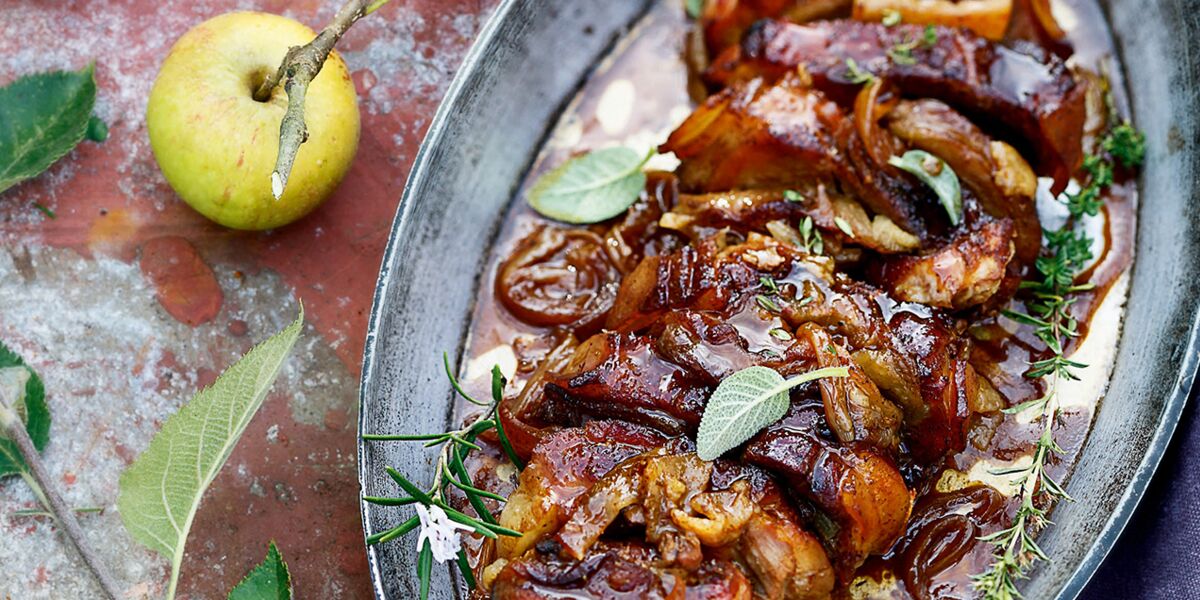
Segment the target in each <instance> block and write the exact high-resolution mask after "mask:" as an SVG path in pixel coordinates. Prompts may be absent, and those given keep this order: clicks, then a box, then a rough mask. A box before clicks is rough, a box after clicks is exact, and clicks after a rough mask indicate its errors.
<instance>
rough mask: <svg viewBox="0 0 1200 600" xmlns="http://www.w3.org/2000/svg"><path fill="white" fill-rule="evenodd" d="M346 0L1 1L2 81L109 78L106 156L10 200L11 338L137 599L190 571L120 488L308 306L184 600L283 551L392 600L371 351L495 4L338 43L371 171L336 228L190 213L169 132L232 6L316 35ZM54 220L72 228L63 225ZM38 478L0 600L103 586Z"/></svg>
mask: <svg viewBox="0 0 1200 600" xmlns="http://www.w3.org/2000/svg"><path fill="white" fill-rule="evenodd" d="M338 4H340V0H297V1H292V2H289V1H285V0H188V1H174V0H173V1H150V0H136V1H118V0H93V1H86V2H85V1H53V2H44V1H41V0H16V1H14V0H9V1H6V2H3V3H0V84H4V83H8V82H9V81H11V80H13V79H14V78H16V77H18V76H20V75H23V74H27V73H33V72H37V71H43V70H49V69H79V68H82V67H84V66H86V65H87V64H88V62H90V61H95V63H96V79H97V82H98V84H99V92H98V97H97V105H96V113H97V114H98V115H99V116H100V117H102V118H103V119H104V120H105V121H106V122H107V123H108V125H109V128H110V131H111V135H110V137H109V139H108V140H107V141H106V142H104V143H103V144H93V143H88V142H84V143H83V144H81V145H80V146H79V147H78V148H76V149H75V151H73V152H72V153H71V154H69V155H68V156H67V157H65V158H64V159H63V160H61V161H59V162H58V163H57V164H55V165H54V166H53V167H51V168H50V170H49V171H47V172H46V173H44V174H43V175H42V176H41V177H38V178H37V179H36V180H34V181H31V182H27V183H25V184H22V185H19V186H17V187H15V188H13V189H10V190H8V191H7V192H5V193H3V194H2V195H0V340H3V341H4V342H5V343H6V344H8V345H9V346H10V347H11V348H13V349H14V350H16V351H17V352H19V353H20V354H21V355H23V356H24V358H25V359H26V361H27V362H28V363H29V364H30V365H31V366H32V367H33V368H34V369H36V370H37V371H38V372H39V373H40V374H41V376H42V378H43V379H44V381H45V383H46V387H47V391H48V394H47V398H48V402H49V405H50V410H51V413H52V415H53V420H54V421H53V425H52V427H51V440H50V444H49V446H48V447H47V450H46V453H45V458H46V461H47V465H48V467H49V469H50V471H51V473H52V475H53V476H54V477H55V478H57V480H58V482H59V483H60V484H61V486H62V490H63V492H64V495H65V497H66V499H67V501H68V502H70V503H71V504H73V505H75V506H96V507H102V508H103V509H104V511H103V513H101V514H98V515H91V514H89V515H84V516H82V517H81V519H82V525H83V529H84V530H85V532H86V533H87V535H88V536H89V538H90V539H91V542H92V544H93V545H94V546H96V547H97V548H98V549H99V550H100V552H101V555H102V558H103V559H104V561H105V562H107V563H108V564H110V565H112V568H113V569H114V570H115V572H116V576H117V578H118V579H119V581H120V582H121V584H123V585H124V586H126V587H127V588H129V589H131V590H133V592H134V593H133V594H132V595H131V597H138V598H140V597H162V595H163V593H164V588H165V584H166V578H167V573H168V569H169V567H168V564H167V562H166V561H165V560H163V559H162V558H160V557H158V556H156V555H155V554H153V553H152V552H150V551H149V550H146V549H145V548H143V547H141V546H139V545H138V544H137V543H136V542H134V541H133V539H132V538H130V536H129V535H128V534H127V533H126V532H125V531H124V529H123V528H122V526H121V523H120V517H119V515H118V514H117V512H116V509H115V504H116V498H117V479H118V476H119V475H120V473H121V471H122V470H123V469H124V468H125V467H126V466H127V465H128V464H129V463H130V462H131V461H132V460H133V459H134V457H136V456H137V455H138V453H140V452H141V451H142V450H143V449H144V448H145V447H146V445H147V444H148V443H149V441H150V438H151V437H152V436H153V435H154V433H155V432H156V431H157V430H158V428H159V427H160V426H161V424H162V422H163V420H164V419H165V418H166V417H167V416H168V415H170V414H171V413H173V412H174V411H175V410H176V409H177V408H178V407H179V406H180V405H181V404H182V403H184V402H186V401H187V400H188V399H189V398H190V397H191V396H192V394H193V393H194V392H195V391H196V390H197V388H198V387H200V386H203V385H205V384H207V383H209V382H211V381H212V380H213V378H214V377H215V376H216V374H217V373H218V372H220V370H221V369H222V368H224V367H225V366H227V365H228V364H229V363H230V362H232V361H233V360H234V359H235V358H236V357H237V356H238V355H239V354H240V353H242V352H244V351H245V350H246V349H248V348H249V347H250V345H251V344H252V343H253V342H255V341H257V340H261V339H263V338H265V337H266V336H268V335H269V334H271V333H273V332H275V331H277V330H278V329H280V328H281V327H282V326H283V325H284V324H286V323H287V322H288V321H289V320H290V319H292V318H293V317H294V316H295V313H296V309H297V303H298V301H303V302H304V306H305V309H306V311H307V315H308V323H309V325H308V327H307V328H306V330H305V333H304V336H303V338H302V339H301V341H300V342H299V344H298V345H297V349H296V351H295V353H294V354H293V356H292V358H291V360H290V361H289V363H288V366H287V368H286V370H285V371H284V373H283V375H282V376H281V378H280V381H279V383H278V384H277V385H276V387H275V389H274V391H273V392H272V393H271V395H270V396H269V397H268V399H267V401H266V403H265V404H264V406H263V409H262V412H261V413H260V414H259V416H258V417H257V418H256V419H255V420H254V422H253V423H251V425H250V427H249V429H248V430H247V431H246V434H245V437H244V438H243V440H242V442H241V444H240V445H239V446H238V447H237V450H236V451H235V452H234V454H233V456H232V457H231V458H230V460H229V462H228V464H227V465H226V467H225V469H224V470H223V471H222V472H221V474H220V476H219V477H218V478H217V480H216V482H215V483H214V484H213V486H212V488H211V489H209V491H208V493H207V494H206V495H205V497H204V500H203V503H202V505H201V507H200V513H199V515H198V517H197V520H196V524H195V526H194V528H193V530H192V536H191V539H190V540H189V542H188V545H187V555H186V558H185V560H184V565H183V575H182V580H181V588H180V589H181V593H180V597H182V598H223V597H225V594H226V593H227V592H228V590H229V589H230V588H231V587H232V586H233V585H234V584H235V583H236V582H237V581H238V580H240V579H241V578H242V577H243V576H244V575H245V573H246V572H247V571H248V570H249V569H250V568H251V567H253V566H254V565H255V564H256V563H257V562H259V561H261V560H262V558H263V556H264V555H265V552H266V547H267V543H268V542H269V541H270V540H274V541H275V542H276V543H277V544H278V545H279V548H280V550H281V551H282V553H283V555H284V557H285V559H286V560H287V562H288V563H289V565H290V566H291V568H292V574H293V581H294V584H295V588H296V590H297V593H298V596H299V597H302V598H322V599H335V598H365V597H369V587H368V577H367V574H366V569H367V564H366V558H365V552H364V550H363V545H362V528H361V524H360V520H359V511H358V502H357V497H358V486H357V482H356V478H355V419H356V410H357V406H356V399H357V388H358V377H359V371H360V361H361V356H362V347H363V336H364V333H365V331H366V323H367V314H368V312H369V310H370V305H371V295H372V292H373V290H374V284H375V278H376V275H377V273H378V270H379V263H380V258H381V256H382V252H383V247H384V243H385V242H386V240H387V234H388V230H389V227H390V225H391V221H392V217H393V215H394V214H395V211H396V204H397V202H398V201H399V198H400V191H401V188H402V186H403V183H404V179H405V177H406V175H407V173H408V169H409V167H410V165H411V163H412V160H413V157H414V155H415V153H416V150H417V147H418V146H419V144H420V142H421V138H422V136H423V135H424V132H425V129H426V127H427V125H428V123H429V120H430V119H431V118H432V116H433V113H434V111H435V109H436V108H437V104H438V101H439V100H440V99H441V97H442V95H443V93H444V92H445V90H446V87H447V86H448V85H449V82H450V80H451V78H452V76H453V74H454V71H455V69H456V67H457V66H458V64H459V62H460V61H461V59H462V56H463V55H464V53H465V52H466V50H467V47H468V46H469V44H470V42H471V40H472V39H473V38H474V36H475V34H476V33H477V32H478V30H479V28H480V26H481V25H482V22H483V19H485V18H486V16H487V14H488V13H489V12H490V10H491V8H492V7H493V6H494V4H495V0H397V1H395V2H392V3H390V4H388V5H387V6H385V7H384V8H383V9H382V10H380V11H379V12H377V13H375V14H373V15H371V16H370V17H368V18H366V19H364V20H363V21H361V22H359V23H358V24H357V25H356V26H355V27H354V28H353V29H352V30H351V31H350V32H349V34H348V35H347V36H346V37H345V38H344V39H343V40H342V43H341V44H340V45H339V50H340V51H341V53H342V55H343V56H344V57H345V59H346V62H347V63H348V64H349V66H350V70H351V71H352V73H353V78H354V83H355V85H356V86H357V89H358V96H359V109H360V111H361V113H362V139H361V142H360V143H359V147H358V156H357V158H356V159H355V162H354V165H353V167H352V168H351V170H350V173H349V175H348V176H347V178H346V180H345V181H344V182H343V183H342V185H341V187H340V188H339V189H338V190H337V192H336V193H335V194H334V196H333V197H332V198H331V199H330V200H329V201H328V202H327V203H326V204H325V205H324V206H322V207H321V208H320V209H318V210H317V211H316V212H315V213H314V214H312V215H310V216H309V217H307V218H305V219H303V220H301V221H300V222H298V223H295V224H293V225H290V226H288V227H285V228H282V229H279V230H276V231H272V232H267V233H258V234H254V233H241V232H235V231H231V230H228V229H224V228H222V227H219V226H216V225H213V224H211V223H209V222H208V221H206V220H205V219H204V218H203V217H201V216H199V215H198V214H196V213H195V212H193V211H192V210H191V209H189V208H188V207H187V206H186V205H185V204H183V202H182V201H180V200H179V198H177V197H176V196H175V194H174V193H173V192H172V191H171V189H170V188H169V187H168V186H167V184H166V181H165V180H164V179H163V177H162V175H161V174H160V173H159V171H158V168H157V166H156V165H155V163H154V158H153V156H152V155H151V152H150V145H149V142H148V140H147V137H146V127H145V118H144V113H145V108H146V98H147V96H148V94H149V91H150V86H151V84H152V83H153V81H154V76H155V74H156V72H157V70H158V66H159V64H160V63H161V61H162V59H163V57H164V56H165V55H166V53H167V51H168V49H169V48H170V47H171V44H172V43H173V42H174V41H175V39H176V38H178V37H179V36H180V35H181V34H183V32H185V31H186V30H187V29H189V28H190V27H192V26H194V25H196V24H197V23H200V22H201V21H203V20H205V19H207V18H209V17H212V16H215V15H218V14H221V13H224V12H228V11H231V10H262V11H266V12H271V13H278V14H284V15H287V16H290V17H293V18H295V19H298V20H300V21H302V22H304V23H306V24H308V25H310V26H312V27H320V26H321V25H323V24H324V23H325V22H326V21H328V20H329V18H330V17H331V16H332V15H333V12H334V10H335V9H336V8H337V5H338ZM35 203H40V204H42V205H45V206H46V207H48V208H50V209H51V210H52V211H53V212H54V213H55V215H56V218H53V219H52V218H50V217H49V216H48V215H46V214H44V213H42V212H40V211H39V210H37V209H36V208H35V206H34V204H35ZM35 506H36V504H35V500H34V498H33V496H32V495H31V493H30V491H29V489H28V488H27V487H26V486H25V484H24V483H23V482H22V481H21V480H20V479H19V478H8V479H5V480H3V481H0V573H2V575H0V597H11V598H13V599H21V600H24V599H37V598H54V599H72V598H92V597H95V596H96V593H97V589H96V588H93V587H92V586H93V584H92V582H91V579H90V578H89V576H88V575H87V573H86V571H84V570H83V567H82V563H81V562H80V561H79V560H78V559H77V558H76V557H75V554H74V552H73V551H69V550H68V549H67V547H66V546H65V545H64V538H63V537H62V536H61V535H60V534H59V532H58V531H57V528H56V527H55V526H54V524H53V523H52V522H51V521H50V520H49V519H45V518H36V517H35V518H30V517H14V516H12V513H13V512H14V511H15V510H19V509H25V508H34V507H35Z"/></svg>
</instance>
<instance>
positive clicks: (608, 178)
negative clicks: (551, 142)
mask: <svg viewBox="0 0 1200 600" xmlns="http://www.w3.org/2000/svg"><path fill="white" fill-rule="evenodd" d="M653 154H654V153H653V152H650V153H647V154H646V155H645V156H642V155H640V154H638V153H637V152H634V151H633V150H630V149H629V148H605V149H603V150H593V151H591V152H588V153H587V154H584V155H582V156H576V157H573V158H571V159H570V160H568V161H567V162H565V163H563V164H561V165H559V166H558V168H556V169H554V170H553V171H550V172H549V173H546V174H545V175H542V176H541V178H539V179H538V180H537V183H534V184H533V187H532V188H530V190H529V205H530V206H532V207H533V209H534V210H536V211H538V212H539V213H541V214H542V215H543V216H546V217H550V218H551V219H557V220H559V221H563V222H566V223H574V224H582V223H598V222H600V221H604V220H606V219H611V218H613V217H615V216H617V215H619V214H621V213H622V212H623V211H624V210H625V209H627V208H629V207H630V205H632V204H633V203H634V202H636V201H637V199H638V194H640V193H641V192H642V188H644V187H645V186H646V174H645V173H643V172H642V166H643V165H645V164H646V161H647V160H650V157H651V156H653Z"/></svg>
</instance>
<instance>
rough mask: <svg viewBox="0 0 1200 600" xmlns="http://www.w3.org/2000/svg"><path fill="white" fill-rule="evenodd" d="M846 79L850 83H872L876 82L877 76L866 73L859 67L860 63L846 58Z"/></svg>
mask: <svg viewBox="0 0 1200 600" xmlns="http://www.w3.org/2000/svg"><path fill="white" fill-rule="evenodd" d="M846 79H848V80H849V81H850V83H870V82H872V81H875V75H873V74H872V73H871V72H870V71H864V70H863V69H862V68H861V67H859V66H858V61H856V60H854V59H853V58H849V57H847V58H846Z"/></svg>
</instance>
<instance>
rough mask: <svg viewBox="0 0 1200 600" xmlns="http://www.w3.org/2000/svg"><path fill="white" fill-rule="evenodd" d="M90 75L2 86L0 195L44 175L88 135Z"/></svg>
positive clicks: (49, 76) (92, 95) (38, 77)
mask: <svg viewBox="0 0 1200 600" xmlns="http://www.w3.org/2000/svg"><path fill="white" fill-rule="evenodd" d="M93 71H94V66H93V65H88V66H87V67H86V68H84V69H83V70H80V71H54V72H50V73H38V74H35V75H28V76H25V77H22V78H20V79H17V80H16V81H14V82H12V83H10V84H8V85H6V86H4V87H3V88H0V115H3V118H0V192H3V191H4V190H7V189H8V188H10V187H12V186H14V185H16V184H17V183H19V182H21V181H24V180H26V179H29V178H31V177H34V176H36V175H37V174H39V173H41V172H42V171H45V170H46V168H47V167H49V166H50V165H52V164H54V161H56V160H58V159H60V158H62V157H63V156H64V155H65V154H66V153H68V152H70V151H71V149H72V148H74V147H75V146H76V144H78V143H79V142H80V141H81V140H82V139H83V137H84V135H85V134H87V131H88V122H89V120H90V118H91V114H92V106H93V105H94V104H95V103H96V79H95V77H94V74H93Z"/></svg>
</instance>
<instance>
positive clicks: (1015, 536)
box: [972, 123, 1145, 600]
mask: <svg viewBox="0 0 1200 600" xmlns="http://www.w3.org/2000/svg"><path fill="white" fill-rule="evenodd" d="M1099 146H1100V149H1101V151H1102V152H1103V153H1104V154H1103V155H1091V156H1088V157H1087V158H1085V159H1084V170H1085V171H1086V172H1087V174H1088V177H1087V183H1086V185H1084V186H1083V187H1082V188H1081V189H1080V190H1079V191H1078V192H1077V193H1075V194H1066V195H1065V202H1064V203H1065V204H1066V207H1067V211H1068V213H1069V214H1070V218H1068V219H1067V221H1066V223H1064V224H1063V226H1062V227H1060V228H1059V229H1057V230H1054V231H1051V230H1046V231H1044V234H1045V237H1046V250H1047V252H1046V253H1045V254H1044V255H1043V256H1041V257H1039V258H1038V259H1037V261H1036V263H1035V268H1036V269H1037V272H1038V275H1039V278H1038V279H1037V280H1034V281H1025V282H1022V284H1021V288H1022V289H1023V290H1025V291H1026V292H1027V293H1028V294H1029V296H1028V299H1027V301H1026V307H1027V309H1028V312H1024V313H1021V312H1015V311H1004V314H1005V316H1007V317H1009V318H1011V319H1013V320H1015V321H1017V322H1019V323H1023V324H1026V325H1030V326H1032V327H1033V328H1034V334H1035V335H1036V336H1037V337H1038V339H1040V340H1041V341H1042V343H1044V344H1045V345H1046V348H1047V350H1049V351H1050V353H1051V354H1050V357H1049V358H1046V359H1042V360H1037V361H1034V362H1033V363H1031V364H1030V369H1029V371H1027V372H1026V373H1025V376H1026V377H1030V378H1043V377H1045V378H1048V381H1047V387H1046V392H1045V393H1044V394H1043V395H1042V396H1041V397H1039V398H1035V399H1033V400H1029V401H1026V402H1023V403H1021V404H1018V405H1016V406H1013V407H1010V408H1008V409H1005V411H1004V412H1005V413H1008V414H1012V413H1017V412H1022V411H1025V410H1035V411H1037V417H1036V422H1037V423H1038V424H1039V425H1040V427H1041V430H1042V431H1041V435H1040V436H1039V437H1038V440H1037V443H1036V445H1035V447H1034V452H1033V456H1032V458H1031V460H1030V462H1029V464H1028V465H1022V466H1013V467H1009V468H1006V469H997V470H994V471H992V474H994V475H1002V476H1012V477H1013V485H1014V487H1015V488H1016V491H1017V494H1018V496H1019V498H1020V506H1019V507H1018V508H1017V512H1016V514H1015V515H1014V517H1013V521H1012V524H1011V525H1010V526H1009V527H1007V528H1005V529H1001V530H999V531H996V532H994V533H991V534H988V535H986V536H983V537H981V538H979V539H980V540H981V541H984V542H988V543H990V544H992V545H993V546H995V553H994V555H993V557H994V560H993V562H992V563H991V565H990V566H989V567H988V570H987V571H984V572H983V573H979V574H977V575H974V576H972V579H973V582H974V586H975V589H976V590H978V591H980V592H982V593H983V596H984V598H987V599H988V600H1012V599H1014V598H1020V597H1021V592H1020V590H1018V589H1017V582H1018V581H1020V580H1021V579H1024V578H1026V577H1027V576H1028V575H1027V573H1028V570H1029V569H1030V567H1031V566H1032V565H1033V564H1034V563H1035V562H1037V561H1039V560H1048V557H1047V556H1046V553H1045V552H1043V551H1042V548H1041V547H1040V546H1039V545H1038V543H1037V540H1036V537H1035V536H1036V535H1037V533H1038V532H1039V531H1041V530H1042V529H1043V528H1044V527H1046V526H1047V525H1049V524H1050V521H1049V519H1047V518H1046V513H1047V511H1048V507H1049V506H1051V505H1052V504H1053V503H1054V502H1055V501H1058V500H1067V501H1071V497H1070V496H1069V495H1068V494H1067V492H1066V490H1064V489H1063V487H1062V486H1061V485H1060V484H1059V483H1058V482H1057V481H1055V480H1054V479H1053V478H1052V477H1050V476H1049V475H1048V474H1047V473H1046V465H1047V463H1048V462H1049V460H1050V458H1051V457H1052V456H1054V455H1057V454H1061V453H1062V451H1063V450H1062V448H1061V447H1059V445H1058V443H1057V442H1056V441H1055V440H1054V432H1053V427H1054V424H1055V423H1057V422H1058V421H1059V417H1060V414H1059V407H1060V405H1059V399H1058V386H1059V383H1060V382H1061V381H1063V380H1069V379H1078V378H1079V377H1078V375H1077V370H1079V369H1083V368H1085V367H1086V366H1087V365H1085V364H1083V363H1080V362H1076V361H1072V360H1070V359H1068V358H1067V357H1066V356H1065V355H1064V351H1063V346H1064V345H1065V344H1066V343H1067V341H1069V340H1070V339H1071V338H1074V337H1077V336H1078V335H1079V331H1078V323H1077V322H1076V319H1075V317H1074V316H1073V315H1072V314H1071V306H1072V305H1073V304H1074V303H1075V301H1076V300H1077V299H1078V298H1077V296H1075V294H1078V293H1079V292H1083V291H1087V290H1090V289H1092V285H1090V284H1076V283H1075V278H1076V276H1078V275H1079V273H1080V272H1082V271H1083V269H1084V267H1085V266H1086V265H1087V263H1088V262H1089V261H1090V260H1091V259H1092V249H1091V247H1092V240H1091V239H1090V238H1088V237H1087V235H1086V233H1085V232H1084V231H1082V230H1081V229H1080V228H1079V227H1078V225H1079V222H1080V220H1082V219H1083V217H1084V216H1095V215H1096V214H1098V213H1099V210H1100V207H1101V206H1102V204H1103V202H1104V199H1103V192H1104V189H1105V188H1107V187H1108V186H1110V185H1111V184H1112V182H1113V161H1114V160H1119V161H1121V163H1122V164H1123V165H1124V166H1126V167H1135V166H1137V165H1139V164H1141V161H1142V160H1143V158H1144V156H1145V139H1144V137H1143V136H1142V134H1141V133H1140V132H1138V131H1137V130H1135V129H1133V127H1131V126H1130V125H1129V124H1128V123H1122V124H1121V125H1118V126H1116V127H1114V128H1112V129H1110V130H1109V131H1108V133H1107V134H1106V135H1105V136H1104V138H1103V139H1102V140H1101V142H1100V144H1099Z"/></svg>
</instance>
